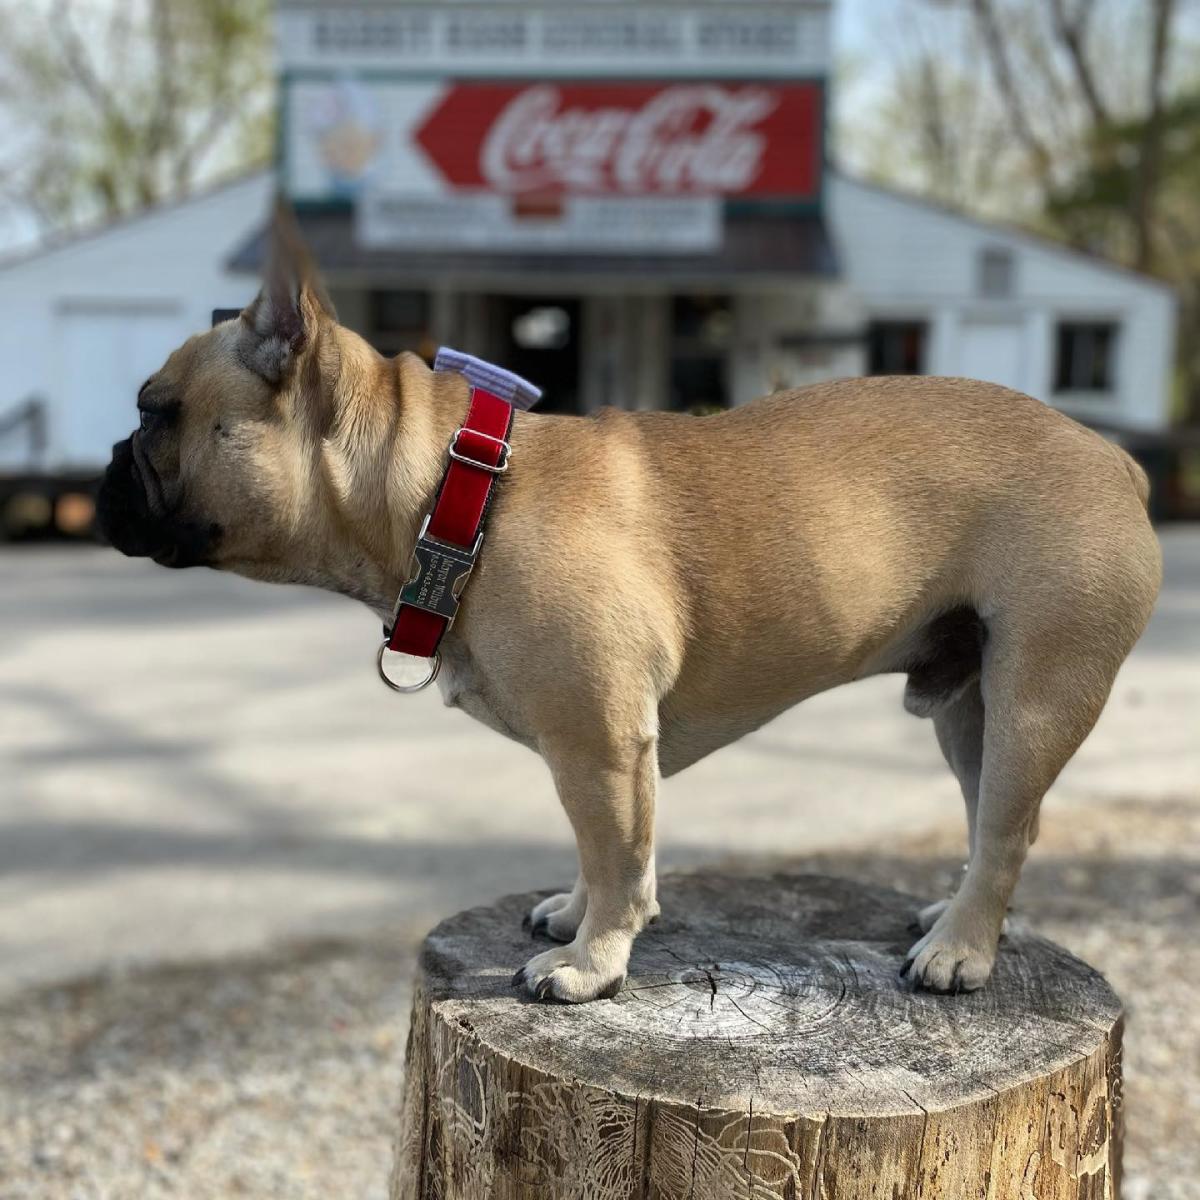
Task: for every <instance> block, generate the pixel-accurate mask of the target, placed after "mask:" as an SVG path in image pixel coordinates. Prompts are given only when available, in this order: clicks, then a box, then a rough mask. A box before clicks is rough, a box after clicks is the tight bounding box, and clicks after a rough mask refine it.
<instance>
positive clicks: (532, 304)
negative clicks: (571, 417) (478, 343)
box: [488, 296, 581, 413]
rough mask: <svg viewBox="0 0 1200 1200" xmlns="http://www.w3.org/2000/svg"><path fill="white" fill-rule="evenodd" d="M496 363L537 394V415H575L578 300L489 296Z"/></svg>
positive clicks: (577, 362)
mask: <svg viewBox="0 0 1200 1200" xmlns="http://www.w3.org/2000/svg"><path fill="white" fill-rule="evenodd" d="M488 303H489V305H490V306H491V316H492V328H493V330H494V331H495V338H496V346H497V357H496V361H497V362H498V363H499V364H501V365H502V366H505V367H507V368H508V369H509V370H510V371H516V373H517V374H518V375H521V376H524V378H526V379H528V380H529V382H530V383H532V384H535V385H536V386H537V387H540V388H541V389H542V399H541V400H540V401H539V402H538V406H537V411H538V412H557V413H578V412H579V411H580V381H579V363H580V334H581V330H580V315H581V305H580V303H579V298H578V297H577V296H569V297H564V296H553V297H550V296H489V297H488Z"/></svg>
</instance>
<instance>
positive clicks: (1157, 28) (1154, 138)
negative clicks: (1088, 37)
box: [1133, 0, 1175, 271]
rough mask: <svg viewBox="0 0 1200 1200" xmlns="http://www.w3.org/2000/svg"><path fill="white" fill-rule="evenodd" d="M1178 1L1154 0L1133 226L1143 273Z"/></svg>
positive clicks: (1150, 241) (1150, 247)
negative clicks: (1173, 25)
mask: <svg viewBox="0 0 1200 1200" xmlns="http://www.w3.org/2000/svg"><path fill="white" fill-rule="evenodd" d="M1174 15H1175V0H1154V26H1153V33H1152V36H1151V49H1150V70H1149V74H1148V76H1147V93H1148V94H1147V103H1146V126H1145V132H1144V133H1143V136H1142V145H1141V153H1140V154H1139V156H1138V176H1137V184H1136V186H1135V187H1134V212H1133V227H1134V236H1135V239H1136V244H1137V249H1136V255H1137V258H1136V263H1137V266H1138V267H1139V268H1140V269H1141V270H1143V271H1144V270H1147V269H1148V268H1149V267H1150V264H1151V261H1152V259H1153V256H1154V233H1153V230H1154V209H1155V201H1156V200H1157V193H1158V184H1159V176H1160V174H1161V169H1162V141H1163V103H1164V79H1165V76H1166V70H1167V47H1168V46H1169V44H1170V36H1171V22H1172V19H1173V18H1174Z"/></svg>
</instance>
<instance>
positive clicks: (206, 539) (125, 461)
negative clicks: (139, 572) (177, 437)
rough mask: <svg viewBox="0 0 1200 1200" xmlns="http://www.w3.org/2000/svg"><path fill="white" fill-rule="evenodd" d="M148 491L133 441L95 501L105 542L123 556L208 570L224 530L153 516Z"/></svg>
mask: <svg viewBox="0 0 1200 1200" xmlns="http://www.w3.org/2000/svg"><path fill="white" fill-rule="evenodd" d="M149 488H150V483H149V481H148V480H146V479H145V477H144V475H143V471H142V469H141V468H140V467H139V465H138V461H137V457H136V456H135V454H134V452H133V439H132V438H126V439H125V440H124V441H123V442H118V443H117V444H116V445H115V446H114V447H113V457H112V462H110V463H109V464H108V469H107V470H106V471H105V472H104V482H103V483H102V484H101V485H100V491H99V494H98V495H97V496H96V518H97V521H98V522H99V525H100V532H101V533H102V534H103V535H104V538H105V539H106V540H107V541H108V542H109V543H110V544H111V545H112V546H114V547H115V548H116V549H117V550H120V551H121V553H122V554H128V555H130V556H131V557H133V558H152V559H153V560H154V561H155V562H156V563H158V564H159V565H160V566H164V567H200V566H205V565H206V564H207V563H208V561H209V558H210V555H211V553H212V549H213V546H214V545H215V543H216V540H217V538H218V537H219V536H220V533H221V527H220V526H219V525H204V524H201V523H198V522H196V521H191V520H187V519H185V518H182V517H180V516H179V515H178V514H177V513H172V512H167V511H162V512H155V511H154V508H153V507H152V506H151V503H150V494H149Z"/></svg>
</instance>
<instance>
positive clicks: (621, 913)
mask: <svg viewBox="0 0 1200 1200" xmlns="http://www.w3.org/2000/svg"><path fill="white" fill-rule="evenodd" d="M656 748H657V741H656V739H655V738H654V737H653V736H645V735H637V736H632V737H628V738H620V737H615V736H601V737H599V738H597V737H595V736H592V737H589V738H588V739H586V740H583V739H579V740H577V739H575V738H571V739H567V740H565V741H564V742H562V743H561V744H559V743H553V744H549V745H543V747H542V752H543V755H544V757H545V758H546V761H547V763H548V764H549V766H550V769H551V771H552V772H553V774H554V780H555V783H556V784H557V785H558V794H559V797H560V799H561V800H562V803H563V807H564V808H565V809H566V811H567V816H568V817H569V818H570V820H571V824H572V826H573V827H574V829H575V839H576V842H577V844H578V848H579V865H580V873H581V877H582V880H583V886H584V887H585V888H586V896H587V900H586V906H585V911H584V913H583V915H582V920H581V921H580V923H579V927H578V929H577V931H576V932H575V936H574V938H573V939H572V940H571V941H570V942H569V943H568V944H567V945H565V946H556V947H555V948H554V949H552V950H547V951H546V952H545V953H544V954H539V955H536V956H535V957H534V958H532V959H530V961H529V962H528V963H527V964H526V965H525V966H524V967H523V968H522V969H521V970H520V971H518V972H517V976H516V978H515V980H514V983H518V984H521V985H523V986H524V987H525V988H526V989H527V990H528V991H529V992H530V993H531V994H532V995H533V996H535V997H537V998H538V999H539V1000H565V1001H569V1002H573V1003H580V1002H582V1001H585V1000H595V999H596V998H598V997H608V996H613V995H615V994H616V992H617V991H618V989H619V988H620V986H621V984H622V982H624V979H625V969H626V967H627V966H628V963H629V953H630V950H631V949H632V948H633V939H634V938H635V937H636V936H637V935H638V934H639V933H640V932H641V930H642V928H643V927H644V926H645V925H646V924H647V922H649V921H650V920H652V919H653V918H654V917H655V916H657V915H658V902H657V900H656V898H655V878H654V800H655V792H656V788H657V782H658V761H657V752H656ZM551 919H553V918H551Z"/></svg>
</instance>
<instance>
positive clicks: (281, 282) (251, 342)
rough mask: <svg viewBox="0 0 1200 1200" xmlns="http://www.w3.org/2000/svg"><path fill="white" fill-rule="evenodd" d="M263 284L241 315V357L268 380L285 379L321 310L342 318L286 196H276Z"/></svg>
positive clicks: (314, 328) (309, 340) (309, 339)
mask: <svg viewBox="0 0 1200 1200" xmlns="http://www.w3.org/2000/svg"><path fill="white" fill-rule="evenodd" d="M267 244H268V246H267V264H266V270H265V272H264V274H263V284H262V290H261V291H260V292H259V293H258V295H257V296H256V297H255V299H254V300H253V301H252V302H251V304H250V305H249V307H248V308H246V309H245V310H244V311H243V312H242V315H241V320H242V324H243V325H244V326H245V332H244V345H243V354H242V358H243V361H244V362H245V363H246V365H247V366H248V367H249V368H250V369H251V370H252V371H254V372H255V373H256V374H258V375H261V376H262V377H263V378H264V379H265V380H266V381H267V382H268V383H272V384H278V383H282V382H283V380H284V379H285V378H286V377H287V375H288V374H289V372H290V371H291V370H292V368H293V367H294V366H295V364H296V363H297V362H298V361H299V360H300V358H301V357H302V356H303V354H304V352H305V350H306V349H307V348H308V347H309V346H310V345H311V344H312V341H313V338H314V336H315V334H316V331H317V325H318V323H319V322H320V320H321V317H322V315H324V316H325V317H328V318H329V319H330V320H333V321H336V320H337V313H336V312H335V311H334V308H333V304H332V303H331V302H330V299H329V294H328V293H327V292H326V291H325V285H324V284H323V283H322V282H321V278H320V276H319V275H318V274H317V269H316V267H315V265H314V264H313V261H312V256H311V255H310V254H309V252H308V248H307V247H306V246H305V244H304V239H303V238H302V237H301V235H300V227H299V225H298V224H297V222H296V216H295V213H293V211H292V209H291V206H290V205H289V204H288V203H287V201H286V200H283V199H282V198H279V199H277V200H276V202H275V209H274V213H273V215H272V218H271V225H270V228H269V230H268V231H267Z"/></svg>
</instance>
